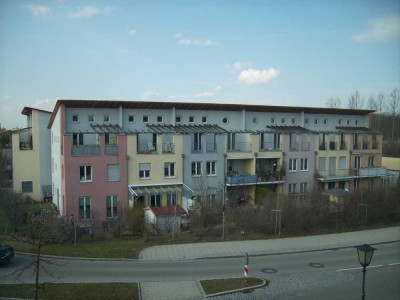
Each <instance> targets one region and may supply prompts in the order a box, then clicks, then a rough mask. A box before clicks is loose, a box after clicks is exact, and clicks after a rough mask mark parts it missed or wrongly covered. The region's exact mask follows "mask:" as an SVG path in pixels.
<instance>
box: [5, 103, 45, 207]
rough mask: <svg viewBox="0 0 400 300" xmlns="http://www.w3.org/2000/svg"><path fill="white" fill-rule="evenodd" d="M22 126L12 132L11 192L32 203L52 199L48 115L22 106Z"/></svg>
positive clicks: (42, 111)
mask: <svg viewBox="0 0 400 300" xmlns="http://www.w3.org/2000/svg"><path fill="white" fill-rule="evenodd" d="M21 113H22V114H23V115H25V116H26V120H27V123H26V127H25V128H22V129H18V130H14V131H12V153H13V155H12V158H13V159H12V160H13V161H12V176H13V188H14V192H17V193H22V195H23V196H25V197H31V198H32V199H34V200H36V201H43V200H44V199H45V198H46V199H48V198H49V197H51V196H52V188H51V182H52V179H51V174H52V172H51V167H52V164H51V155H50V129H48V128H47V125H48V123H49V120H50V116H51V112H49V111H44V110H40V109H36V108H31V107H24V108H23V110H22V112H21Z"/></svg>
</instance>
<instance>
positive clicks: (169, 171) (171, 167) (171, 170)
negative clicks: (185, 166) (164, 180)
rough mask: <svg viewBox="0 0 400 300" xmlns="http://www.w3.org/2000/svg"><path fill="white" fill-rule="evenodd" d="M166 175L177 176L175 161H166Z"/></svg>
mask: <svg viewBox="0 0 400 300" xmlns="http://www.w3.org/2000/svg"><path fill="white" fill-rule="evenodd" d="M164 176H165V177H174V176H175V163H171V162H166V163H164Z"/></svg>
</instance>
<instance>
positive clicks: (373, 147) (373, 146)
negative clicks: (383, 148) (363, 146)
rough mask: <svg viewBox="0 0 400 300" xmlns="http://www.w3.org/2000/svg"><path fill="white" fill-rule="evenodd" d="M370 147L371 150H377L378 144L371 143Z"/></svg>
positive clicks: (375, 142)
mask: <svg viewBox="0 0 400 300" xmlns="http://www.w3.org/2000/svg"><path fill="white" fill-rule="evenodd" d="M371 146H372V149H373V150H378V149H379V143H378V142H377V141H372V143H371Z"/></svg>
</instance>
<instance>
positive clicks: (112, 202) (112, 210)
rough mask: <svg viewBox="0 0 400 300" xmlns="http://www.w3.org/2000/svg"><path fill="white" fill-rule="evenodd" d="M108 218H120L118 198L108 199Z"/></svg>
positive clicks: (109, 197)
mask: <svg viewBox="0 0 400 300" xmlns="http://www.w3.org/2000/svg"><path fill="white" fill-rule="evenodd" d="M106 207H107V218H115V217H118V196H117V195H112V196H107V198H106Z"/></svg>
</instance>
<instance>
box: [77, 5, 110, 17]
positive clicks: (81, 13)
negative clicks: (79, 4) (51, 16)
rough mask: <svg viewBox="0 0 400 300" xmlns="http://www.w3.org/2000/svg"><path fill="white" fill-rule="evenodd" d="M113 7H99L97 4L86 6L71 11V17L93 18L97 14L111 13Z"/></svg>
mask: <svg viewBox="0 0 400 300" xmlns="http://www.w3.org/2000/svg"><path fill="white" fill-rule="evenodd" d="M110 13H111V9H110V8H109V7H104V8H98V7H96V6H85V7H84V8H82V9H81V10H78V11H76V12H73V13H70V14H69V17H70V18H74V19H81V18H91V17H93V16H96V15H109V14H110Z"/></svg>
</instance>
